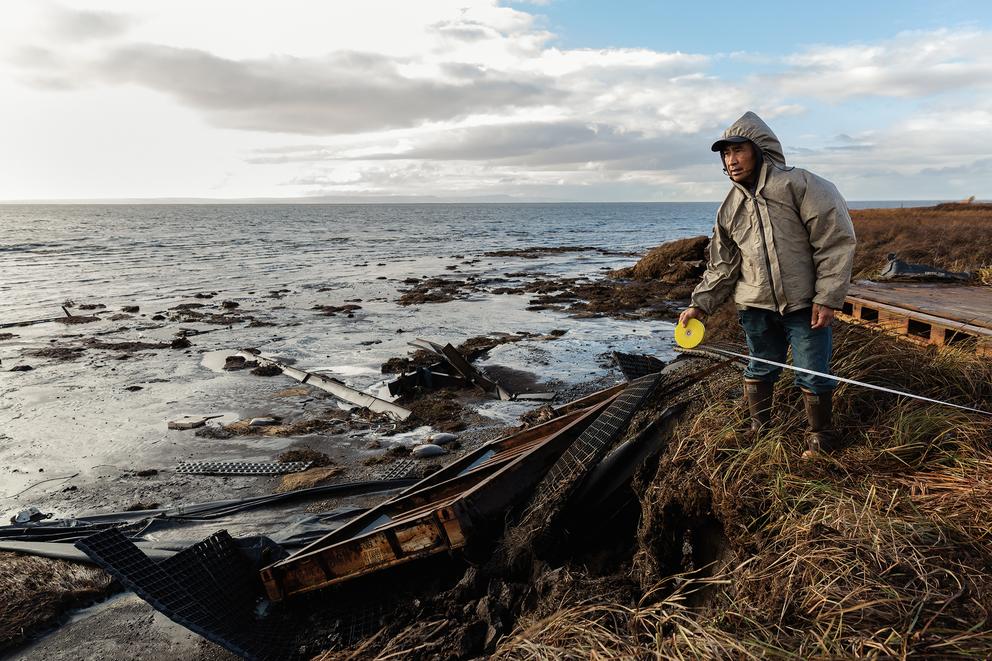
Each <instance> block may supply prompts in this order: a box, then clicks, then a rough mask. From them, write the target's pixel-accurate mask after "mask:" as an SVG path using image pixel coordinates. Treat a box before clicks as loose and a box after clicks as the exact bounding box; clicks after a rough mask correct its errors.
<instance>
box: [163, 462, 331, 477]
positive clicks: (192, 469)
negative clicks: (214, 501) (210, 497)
mask: <svg viewBox="0 0 992 661" xmlns="http://www.w3.org/2000/svg"><path fill="white" fill-rule="evenodd" d="M312 464H313V462H312V461H285V462H280V461H260V462H250V461H190V462H185V461H184V462H181V463H180V464H179V465H178V466H176V472H177V473H185V474H187V475H286V474H287V473H299V472H300V471H305V470H306V469H308V468H310V466H311V465H312Z"/></svg>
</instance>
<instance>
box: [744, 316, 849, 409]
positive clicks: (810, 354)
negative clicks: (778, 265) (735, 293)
mask: <svg viewBox="0 0 992 661" xmlns="http://www.w3.org/2000/svg"><path fill="white" fill-rule="evenodd" d="M812 314H813V312H812V310H811V309H810V308H804V309H802V310H796V311H795V312H789V313H788V314H779V313H777V312H773V311H771V310H762V309H760V308H745V309H743V310H738V312H737V317H738V319H739V320H740V322H741V326H743V327H744V334H745V336H747V348H748V352H749V353H750V355H752V356H754V357H756V358H764V359H766V360H774V361H775V362H777V363H784V362H785V356H786V352H787V351H788V349H789V347H790V346H791V347H792V364H793V365H794V366H795V367H802V368H804V369H808V370H815V371H817V372H822V373H824V374H830V373H831V372H830V354H831V352H832V350H833V335H832V334H831V332H830V327H829V326H828V327H827V328H817V329H816V330H813V329H811V328H810V327H809V325H810V317H811V316H812ZM781 373H782V368H781V367H776V366H775V365H768V364H767V363H759V362H757V361H754V360H752V361H750V362H749V363H748V366H747V369H746V370H744V378H746V379H752V380H755V381H768V382H771V383H774V382H775V381H777V380H778V377H779V375H780V374H781ZM795 375H796V376H795V379H796V385H798V386H799V387H800V388H802V389H803V390H807V391H809V392H812V393H815V394H817V395H821V394H823V393H826V392H829V391H831V390H833V389H834V388H836V387H837V382H836V381H834V380H833V379H827V378H825V377H822V376H814V375H812V374H805V373H803V372H795Z"/></svg>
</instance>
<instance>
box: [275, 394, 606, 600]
mask: <svg viewBox="0 0 992 661" xmlns="http://www.w3.org/2000/svg"><path fill="white" fill-rule="evenodd" d="M614 397H615V395H614V396H611V397H607V398H605V399H603V400H601V401H600V402H598V403H596V404H593V405H592V406H589V407H587V408H584V409H579V410H576V411H574V412H572V413H569V414H566V415H563V416H562V417H559V418H555V419H553V420H550V421H548V422H546V423H544V424H542V425H536V426H534V427H530V428H527V429H524V430H522V431H519V432H517V433H514V434H511V435H509V436H506V437H503V438H500V439H497V440H495V441H492V442H490V443H487V444H486V445H484V446H482V447H481V448H479V449H477V450H475V451H474V452H471V453H469V454H467V455H466V456H464V457H462V458H461V459H459V460H457V461H455V462H453V463H452V464H449V465H448V466H446V467H445V468H443V469H441V470H440V471H438V472H436V473H434V474H433V475H431V476H429V477H427V478H425V479H424V480H421V481H420V482H418V483H417V484H415V485H413V486H412V487H410V488H409V489H407V490H406V491H404V492H403V493H401V494H399V495H398V496H397V497H396V498H393V499H391V500H389V501H387V502H385V503H383V504H381V505H379V506H377V507H375V508H373V509H371V510H369V511H368V512H367V513H365V514H363V515H361V516H359V517H357V518H356V519H354V520H352V521H350V522H349V523H348V524H346V525H345V526H343V527H342V528H340V529H338V530H336V531H334V532H332V533H330V534H329V535H327V536H325V537H323V538H321V539H320V540H318V541H316V542H314V543H313V544H310V545H309V546H307V547H305V548H303V549H301V550H300V551H299V552H297V553H295V554H293V555H292V556H290V557H289V558H286V559H285V560H282V561H281V562H277V563H275V564H273V565H270V566H268V567H266V568H264V569H263V570H262V572H261V575H262V581H263V583H264V585H265V589H266V592H267V593H268V595H269V598H270V599H272V600H274V601H279V600H283V599H286V598H288V597H292V596H295V595H299V594H303V593H306V592H310V591H312V590H317V589H321V588H324V587H327V586H330V585H335V584H338V583H341V582H344V581H348V580H351V579H354V578H357V577H359V576H364V575H366V574H370V573H373V572H378V571H381V570H384V569H386V568H389V567H393V566H396V565H400V564H405V563H408V562H411V561H414V560H417V559H420V558H425V557H428V556H432V555H437V554H440V553H446V552H451V551H455V550H457V549H460V548H462V547H464V546H465V544H466V543H467V542H468V540H469V539H471V538H472V537H473V536H474V535H476V534H477V533H479V531H480V530H484V529H485V528H486V526H487V525H492V523H493V522H498V521H500V520H502V517H504V516H505V515H506V512H507V511H508V510H509V509H510V508H511V507H512V506H514V505H515V504H517V503H519V502H521V501H522V500H523V499H524V498H526V497H527V496H528V495H529V493H530V490H531V488H532V487H533V486H534V485H535V484H537V483H538V481H540V480H541V478H542V477H543V476H544V474H545V473H546V472H547V470H548V468H549V467H550V466H551V465H552V464H553V463H554V462H555V461H556V459H557V458H558V456H560V455H561V453H562V452H563V451H564V450H565V449H566V448H567V447H568V446H569V445H570V444H571V443H572V442H574V440H575V439H576V438H578V437H579V436H580V435H581V433H582V432H583V431H584V430H585V429H586V428H587V427H588V426H589V425H590V424H592V423H593V421H594V420H595V419H596V417H597V415H598V414H599V413H600V412H601V411H602V410H604V409H605V408H606V407H607V405H608V404H609V402H610V401H612V399H613V398H614Z"/></svg>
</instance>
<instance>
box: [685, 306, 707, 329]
mask: <svg viewBox="0 0 992 661" xmlns="http://www.w3.org/2000/svg"><path fill="white" fill-rule="evenodd" d="M704 316H705V315H704V314H703V311H702V310H700V309H699V308H686V309H685V310H682V314H680V315H679V326H685V325H686V324H688V323H689V320H690V319H699V320H700V321H702V320H703V317H704Z"/></svg>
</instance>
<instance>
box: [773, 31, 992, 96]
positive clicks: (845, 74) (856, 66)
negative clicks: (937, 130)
mask: <svg viewBox="0 0 992 661" xmlns="http://www.w3.org/2000/svg"><path fill="white" fill-rule="evenodd" d="M990 36H992V35H990V34H989V33H988V32H983V31H979V30H961V31H953V30H948V29H943V30H935V31H930V32H906V33H903V34H900V35H898V36H897V37H895V38H893V39H888V40H885V41H882V42H880V43H877V44H850V45H845V46H831V45H818V46H813V47H810V48H809V49H808V50H806V51H804V52H802V53H798V54H796V55H793V56H791V57H788V58H786V60H785V63H786V64H787V65H789V67H790V68H789V69H788V70H787V71H785V72H784V73H782V74H779V75H773V76H770V77H769V81H770V82H774V83H775V84H776V87H779V88H780V89H781V90H782V91H783V92H785V93H787V94H793V95H802V96H808V97H813V98H817V99H822V100H826V101H831V102H833V101H837V100H839V99H848V98H851V97H863V96H882V97H921V96H927V95H930V94H934V93H938V92H946V91H949V90H957V89H974V88H976V87H981V88H986V89H988V88H989V87H990V86H992V48H989V39H990Z"/></svg>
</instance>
